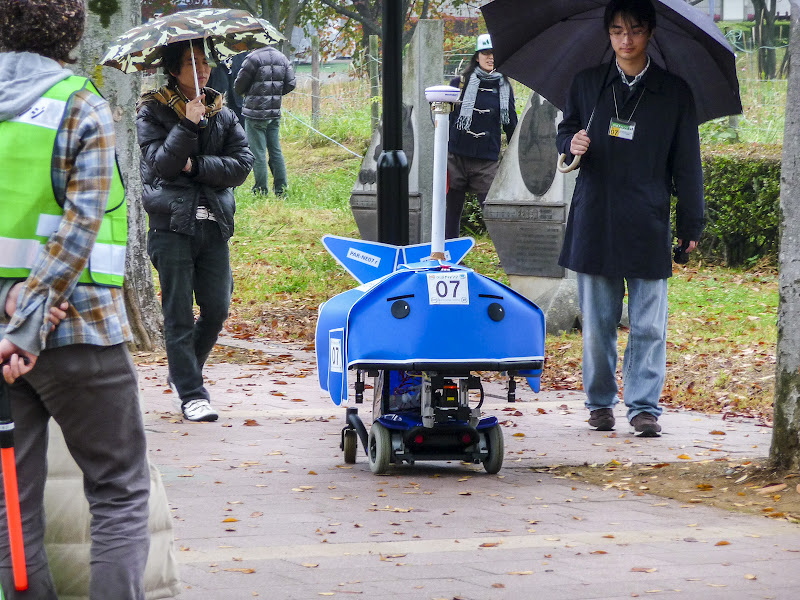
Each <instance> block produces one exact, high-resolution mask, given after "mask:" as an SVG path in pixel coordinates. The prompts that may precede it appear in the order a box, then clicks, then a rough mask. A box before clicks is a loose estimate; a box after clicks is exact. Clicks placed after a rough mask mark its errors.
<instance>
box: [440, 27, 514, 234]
mask: <svg viewBox="0 0 800 600" xmlns="http://www.w3.org/2000/svg"><path fill="white" fill-rule="evenodd" d="M450 85H452V86H453V87H459V88H461V97H460V98H459V99H460V100H461V104H460V105H456V108H455V110H454V111H453V112H452V113H450V142H449V144H448V155H447V179H448V190H447V212H446V213H445V237H446V238H448V239H451V238H455V237H458V234H459V232H460V229H461V213H462V211H463V210H464V200H465V198H466V195H467V192H473V193H475V194H476V195H477V196H478V202H479V203H480V205H481V207H483V202H484V200H486V194H488V193H489V188H490V187H491V185H492V181H493V180H494V176H495V174H497V167H498V165H499V164H500V142H501V137H502V133H503V132H505V134H506V139H507V140H510V139H511V136H512V135H514V130H515V129H516V127H517V111H516V108H515V106H514V90H512V89H511V85H510V84H509V82H508V79H507V78H506V77H505V76H504V75H501V74H500V73H498V72H497V71H495V70H494V52H493V51H492V39H491V37H490V36H489V34H488V33H484V34H482V35H479V36H478V43H477V48H476V50H475V53H474V54H473V55H472V59H471V60H470V63H469V65H468V66H467V68H466V69H465V70H464V73H463V74H462V75H461V76H459V77H454V78H453V79H452V80H451V82H450Z"/></svg>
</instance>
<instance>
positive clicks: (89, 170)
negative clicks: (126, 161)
mask: <svg viewBox="0 0 800 600" xmlns="http://www.w3.org/2000/svg"><path fill="white" fill-rule="evenodd" d="M52 164H53V168H52V174H53V189H54V191H55V194H56V197H57V198H60V197H63V198H65V201H64V215H63V217H62V218H61V224H60V225H59V227H58V229H57V230H56V231H55V232H54V233H53V234H52V235H51V236H50V239H49V241H48V242H47V244H46V245H45V247H44V250H43V251H41V252H40V253H39V256H38V257H37V259H36V262H35V264H34V266H33V268H32V270H31V274H30V275H29V276H28V279H27V280H26V282H25V285H24V287H23V290H22V293H21V294H20V296H19V299H18V303H17V310H16V312H15V313H14V315H13V317H12V318H11V320H10V321H9V320H8V318H7V317H6V316H5V311H4V310H0V337H3V336H5V337H6V338H7V339H8V340H9V341H11V342H13V343H14V344H16V345H18V346H19V347H20V348H23V349H25V350H28V351H29V352H31V353H33V354H39V351H41V350H42V349H45V348H58V347H62V346H69V345H73V344H91V345H95V346H112V345H116V344H120V343H122V342H125V341H130V340H131V339H132V335H131V329H130V326H129V324H128V319H127V316H126V313H125V304H124V301H123V294H122V289H121V288H107V287H100V286H93V285H83V284H82V285H76V284H77V282H78V278H79V277H80V274H81V272H82V271H83V269H84V267H85V266H86V263H87V261H88V259H89V254H90V250H91V248H92V246H93V244H94V242H95V239H96V238H97V232H98V230H99V229H100V223H101V221H102V219H103V213H104V211H105V208H106V203H107V201H108V196H109V190H110V186H111V177H112V174H113V169H114V166H115V154H114V124H113V120H112V116H111V111H110V109H109V107H108V103H107V102H106V101H105V100H103V99H102V98H99V97H98V96H96V95H94V94H92V93H91V92H89V91H86V90H83V91H80V92H78V93H76V94H74V95H73V97H72V99H71V100H70V102H69V103H68V106H67V109H66V113H65V118H64V120H63V122H62V124H61V127H60V129H59V131H58V135H57V137H56V143H55V146H54V149H53V163H52ZM20 177H24V174H20ZM0 282H2V283H3V284H4V286H3V287H4V288H5V291H7V290H8V280H5V281H3V280H0ZM3 295H4V294H3ZM65 299H66V300H68V301H69V304H70V306H69V310H68V313H67V318H66V319H64V320H63V321H62V322H61V323H60V324H59V325H58V327H56V328H55V329H54V330H53V331H52V332H51V331H50V324H49V322H48V321H47V312H48V309H49V307H51V306H54V305H57V304H60V303H61V302H63V301H64V300H65ZM0 308H2V307H0Z"/></svg>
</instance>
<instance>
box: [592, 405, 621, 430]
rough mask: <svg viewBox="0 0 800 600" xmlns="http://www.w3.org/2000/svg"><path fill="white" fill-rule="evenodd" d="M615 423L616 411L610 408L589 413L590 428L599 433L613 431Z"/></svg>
mask: <svg viewBox="0 0 800 600" xmlns="http://www.w3.org/2000/svg"><path fill="white" fill-rule="evenodd" d="M615 422H616V421H615V420H614V411H613V410H612V409H610V408H598V409H597V410H593V411H592V412H591V413H589V427H594V428H595V429H597V431H611V430H612V429H614V423H615Z"/></svg>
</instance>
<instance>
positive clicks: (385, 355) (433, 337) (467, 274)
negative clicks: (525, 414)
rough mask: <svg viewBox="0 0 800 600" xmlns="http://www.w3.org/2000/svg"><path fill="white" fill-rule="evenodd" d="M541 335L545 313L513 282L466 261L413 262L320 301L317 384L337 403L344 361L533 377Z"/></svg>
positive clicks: (343, 396)
mask: <svg viewBox="0 0 800 600" xmlns="http://www.w3.org/2000/svg"><path fill="white" fill-rule="evenodd" d="M544 339H545V323H544V314H543V313H542V311H541V310H540V309H539V307H538V306H536V305H535V304H534V303H533V302H531V301H530V300H528V299H527V298H525V297H524V296H522V295H520V294H519V293H517V292H515V291H514V290H512V289H511V288H509V287H507V286H505V285H503V284H501V283H499V282H497V281H495V280H493V279H489V278H488V277H484V276H483V275H479V274H478V273H475V272H474V271H473V270H471V269H467V268H464V267H458V266H455V265H451V264H448V263H439V262H437V261H428V262H424V263H416V264H413V265H407V266H403V267H400V268H399V269H398V270H397V271H394V272H392V273H390V274H389V275H386V276H385V277H382V278H380V279H378V280H376V281H373V282H370V283H368V284H365V285H362V286H360V287H358V288H355V289H352V290H349V291H347V292H344V293H342V294H339V295H337V296H335V297H333V298H331V299H330V300H329V301H328V302H326V303H324V304H323V305H322V306H320V310H319V319H318V321H317V332H316V348H317V366H318V370H319V377H320V386H321V387H322V388H323V389H324V390H327V391H328V392H329V393H330V395H331V399H332V400H333V401H334V403H336V404H341V403H342V402H346V400H347V370H348V369H349V368H358V369H364V370H367V369H404V370H410V371H433V370H436V371H448V370H449V371H488V370H493V371H509V370H513V371H518V372H519V374H520V375H522V376H527V377H530V378H537V377H538V376H539V375H540V374H541V367H542V363H543V361H544Z"/></svg>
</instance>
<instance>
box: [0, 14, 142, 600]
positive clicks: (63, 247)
mask: <svg viewBox="0 0 800 600" xmlns="http://www.w3.org/2000/svg"><path fill="white" fill-rule="evenodd" d="M85 11H86V8H85V2H84V0H0V215H1V216H0V308H2V310H0V362H3V363H6V364H5V365H4V366H3V368H2V375H3V378H4V379H5V381H6V382H7V383H8V384H10V385H9V388H8V395H9V400H10V404H11V411H12V415H13V418H14V423H15V434H14V441H15V448H16V461H17V479H18V482H19V497H20V511H21V515H22V529H23V539H24V544H25V562H26V565H27V573H28V585H29V587H28V590H27V591H26V592H23V593H20V592H17V591H16V590H15V587H14V580H13V576H12V570H11V564H10V559H9V556H10V553H9V550H8V535H7V533H6V532H5V531H0V584H1V585H2V589H3V592H4V593H5V596H6V598H9V599H12V600H15V599H17V598H20V599H21V598H36V599H37V600H41V599H43V600H55V599H56V598H57V593H56V590H55V586H54V582H53V577H52V575H51V573H50V569H49V566H48V561H47V555H46V553H45V547H44V537H45V535H44V534H45V532H44V527H45V519H44V508H43V499H44V486H45V480H46V476H47V461H46V451H47V428H48V423H49V421H50V419H51V418H53V419H54V420H55V421H56V422H58V424H59V425H60V426H61V429H62V431H63V432H64V437H65V439H66V442H67V446H68V448H69V450H70V453H71V454H72V456H73V458H74V459H75V461H76V463H77V464H78V465H79V466H80V468H81V471H82V472H83V477H84V480H85V483H86V485H85V493H86V499H87V501H88V503H89V508H90V511H91V513H92V529H91V540H92V547H91V565H90V598H92V599H93V600H100V599H103V600H107V599H109V598H114V599H115V600H143V599H144V597H145V593H144V584H143V575H144V568H145V563H146V560H147V555H148V549H149V533H148V526H147V525H148V524H147V519H148V498H149V493H150V475H149V468H148V464H147V455H146V443H145V435H144V426H143V422H142V414H141V409H140V406H139V397H138V386H137V378H136V370H135V367H134V365H133V361H132V360H131V356H130V353H129V352H128V350H127V346H126V344H127V343H128V342H130V341H131V340H132V337H133V336H132V334H131V328H130V326H129V324H128V320H127V317H126V313H125V305H124V302H123V294H122V288H121V285H122V280H123V275H124V262H125V240H126V217H125V199H124V190H123V186H122V181H121V178H120V175H119V171H118V169H117V166H116V160H115V153H114V147H115V142H114V128H113V123H114V122H113V118H112V115H111V110H110V107H109V105H108V103H107V102H106V101H105V100H104V99H103V98H102V97H101V96H100V95H99V93H98V92H97V90H96V89H95V88H94V86H93V85H92V84H91V82H89V81H88V80H86V79H85V78H82V77H77V76H75V75H74V74H73V73H72V72H71V71H70V70H69V69H67V68H65V66H64V65H65V64H69V63H74V62H75V61H74V60H73V59H71V58H70V52H71V51H72V49H73V48H74V47H75V46H76V45H77V44H78V42H79V41H80V39H81V37H82V35H83V30H84V23H85V18H86V15H85ZM65 301H67V302H68V303H69V304H68V305H67V306H66V310H65V311H64V312H55V313H53V311H52V310H51V309H56V310H58V309H59V308H65V305H64V304H63V303H64V302H65ZM59 319H61V321H60V323H58V325H57V326H56V327H55V328H53V321H58V320H59ZM3 508H4V507H3ZM4 528H5V521H4V520H1V521H0V530H2V529H4Z"/></svg>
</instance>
